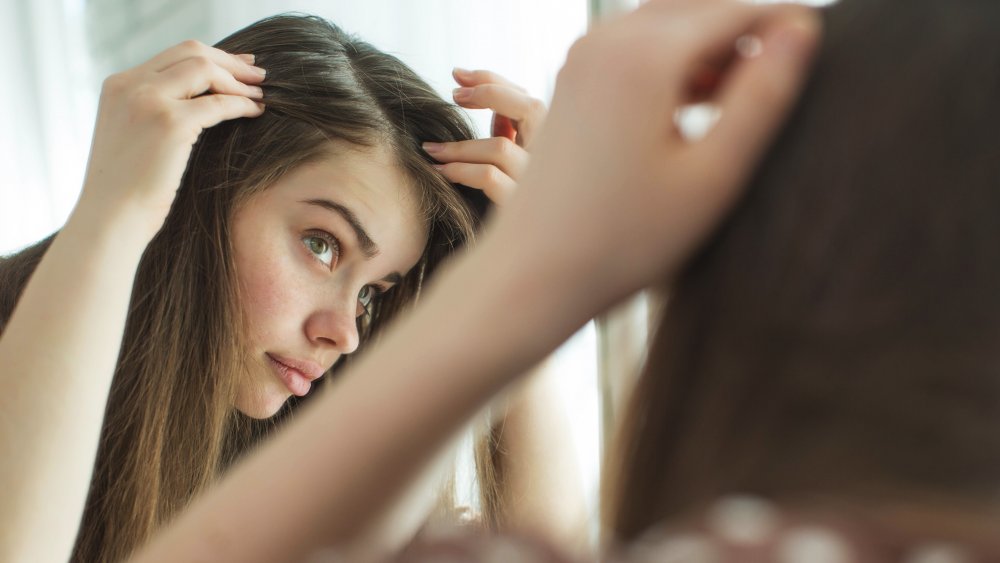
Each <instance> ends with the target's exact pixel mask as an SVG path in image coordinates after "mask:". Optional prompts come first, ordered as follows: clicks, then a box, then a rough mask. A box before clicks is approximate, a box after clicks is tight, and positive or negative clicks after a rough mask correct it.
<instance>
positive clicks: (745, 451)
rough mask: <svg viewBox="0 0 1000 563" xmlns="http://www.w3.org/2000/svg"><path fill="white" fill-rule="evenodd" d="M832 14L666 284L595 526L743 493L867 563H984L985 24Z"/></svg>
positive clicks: (991, 389)
mask: <svg viewBox="0 0 1000 563" xmlns="http://www.w3.org/2000/svg"><path fill="white" fill-rule="evenodd" d="M826 16H827V17H826V19H825V26H824V28H825V34H826V42H825V45H824V48H823V49H822V51H821V52H820V54H819V56H818V59H817V63H816V73H815V75H814V78H813V79H812V81H811V82H810V85H809V87H808V88H807V90H806V92H805V94H804V96H803V98H802V101H801V105H800V107H799V109H798V111H797V112H796V113H795V114H794V115H793V116H792V118H791V120H790V122H789V124H788V126H787V127H786V128H785V130H784V132H783V133H782V135H781V136H780V138H779V140H778V141H777V143H776V145H775V147H774V148H773V149H772V151H771V152H770V155H769V156H768V158H767V159H766V160H765V161H764V163H763V165H762V167H761V169H760V170H759V171H758V172H757V174H756V176H755V178H754V180H753V182H751V184H750V186H749V188H748V194H747V197H746V198H745V199H744V200H743V202H742V203H741V204H740V206H739V207H738V209H737V210H736V211H735V213H734V214H733V215H732V217H730V218H729V219H728V220H727V222H726V224H725V225H724V226H723V228H722V229H721V230H720V231H719V233H718V234H717V235H716V236H715V237H714V238H713V240H712V241H711V243H710V244H709V245H708V246H707V248H706V249H705V250H704V251H703V252H701V253H700V254H699V255H698V256H697V257H696V258H695V259H694V260H693V261H692V262H691V264H690V265H689V266H688V267H687V268H686V269H685V271H684V272H683V273H682V274H681V275H680V277H679V278H678V279H677V281H676V282H674V283H672V284H671V294H670V302H669V305H668V307H667V309H666V312H665V315H664V317H663V319H662V324H661V326H660V329H659V332H658V333H657V336H656V337H655V344H654V346H653V349H652V351H651V352H650V356H649V363H648V365H647V367H646V372H645V375H644V376H643V377H642V378H641V380H640V382H639V384H638V387H637V388H636V389H635V392H634V398H633V402H632V408H631V411H630V413H629V416H628V417H627V418H626V420H625V421H624V424H623V428H622V436H621V437H620V440H619V445H620V448H619V449H618V451H617V452H616V453H615V454H613V455H612V456H611V457H609V459H610V460H620V463H619V464H616V467H613V468H612V471H611V472H610V474H609V475H608V477H609V481H608V482H607V483H608V484H610V485H611V487H610V488H609V489H608V490H607V491H606V493H608V494H607V496H606V497H605V499H604V503H603V506H604V507H605V508H606V515H605V516H606V525H607V526H606V527H607V529H608V530H609V531H611V532H612V533H613V535H614V537H615V538H616V539H617V540H619V541H623V542H628V541H631V540H634V539H636V538H637V537H639V535H640V534H642V533H643V532H644V530H646V529H648V528H650V527H651V526H653V525H654V524H656V523H657V522H661V521H664V520H666V521H674V522H676V521H678V520H681V521H683V520H684V519H685V515H687V516H691V515H694V514H697V513H700V512H701V511H702V510H704V508H705V507H706V506H708V505H709V504H711V503H712V501H713V500H714V499H715V498H718V497H720V496H724V495H730V494H751V495H757V496H760V497H764V498H766V499H769V500H771V501H773V502H775V503H777V504H778V506H779V507H780V506H785V507H789V508H791V509H793V510H797V509H798V510H804V511H809V512H813V513H819V514H824V513H825V514H826V515H828V516H832V517H833V521H834V522H835V523H836V522H838V520H839V522H840V523H841V524H844V523H846V524H849V526H848V528H847V529H848V530H849V531H853V532H857V533H856V534H854V540H856V545H855V546H854V548H853V549H854V554H855V556H857V557H859V558H861V560H869V559H865V558H867V557H870V558H872V559H871V560H893V561H896V560H905V557H907V556H908V555H907V554H910V555H912V556H913V557H914V558H916V554H917V553H919V552H921V550H922V549H923V547H924V546H926V545H927V544H929V543H935V542H947V543H951V544H954V545H956V546H960V547H959V548H958V549H956V550H953V551H956V552H957V553H959V554H962V553H964V555H962V557H963V558H959V559H957V560H960V561H966V560H973V561H996V560H1000V544H998V543H997V541H996V538H997V534H996V530H997V526H998V525H1000V517H998V510H997V505H996V491H997V489H998V485H1000V481H998V475H1000V441H998V434H997V432H996V428H997V408H996V406H997V401H998V399H1000V379H998V377H997V365H998V363H997V353H996V350H997V346H996V340H997V336H998V334H1000V301H998V300H997V298H996V288H997V287H998V286H1000V251H998V248H1000V247H998V245H997V240H1000V222H998V221H997V220H996V214H995V211H996V209H998V208H1000V191H998V189H997V187H998V185H997V178H1000V158H998V146H1000V142H998V141H1000V138H998V133H997V131H998V130H1000V112H998V111H997V106H996V103H995V100H996V99H997V97H998V96H1000V81H998V80H997V78H996V71H995V69H996V68H998V66H1000V48H997V46H996V42H995V41H993V40H992V38H993V37H994V36H995V33H996V29H997V27H998V26H1000V6H998V5H997V4H996V3H995V2H979V1H975V0H963V1H958V2H947V3H942V2H935V1H933V0H917V1H912V2H906V3H905V4H900V3H898V2H891V1H889V0H844V1H842V2H840V3H839V4H836V5H834V6H832V7H830V8H829V9H828V12H827V14H826ZM838 514H839V515H840V516H839V518H837V515H838ZM764 516H765V517H767V516H768V514H767V513H766V512H764ZM767 522H770V523H771V524H774V525H773V526H772V527H773V528H774V529H775V531H776V529H777V527H778V526H777V525H776V523H777V520H776V519H774V518H770V519H769V518H764V523H767ZM765 527H766V526H765ZM774 540H775V538H774V537H770V536H769V537H762V538H760V543H761V544H768V545H772V546H773V545H774ZM914 560H916V559H914ZM928 560H929V559H928Z"/></svg>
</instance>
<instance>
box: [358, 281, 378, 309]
mask: <svg viewBox="0 0 1000 563" xmlns="http://www.w3.org/2000/svg"><path fill="white" fill-rule="evenodd" d="M373 297H375V291H374V290H372V286H370V285H366V286H364V287H362V288H361V292H360V293H358V301H360V302H361V306H362V307H364V308H365V309H367V308H368V307H369V306H370V305H371V304H372V298H373Z"/></svg>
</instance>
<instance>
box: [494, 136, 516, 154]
mask: <svg viewBox="0 0 1000 563" xmlns="http://www.w3.org/2000/svg"><path fill="white" fill-rule="evenodd" d="M490 144H491V145H492V147H491V148H492V149H493V152H495V153H497V154H499V155H500V156H501V157H506V156H509V155H511V154H513V153H514V149H515V148H516V147H517V145H515V144H514V142H513V141H511V140H510V139H508V138H507V137H493V138H492V139H491V140H490Z"/></svg>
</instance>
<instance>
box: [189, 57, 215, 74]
mask: <svg viewBox="0 0 1000 563" xmlns="http://www.w3.org/2000/svg"><path fill="white" fill-rule="evenodd" d="M189 64H190V65H191V66H192V67H193V68H195V69H196V70H198V71H199V72H211V71H212V70H213V69H214V68H215V63H213V62H212V59H210V58H208V57H207V56H206V55H195V56H193V57H191V59H190V63H189Z"/></svg>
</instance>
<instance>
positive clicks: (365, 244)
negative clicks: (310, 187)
mask: <svg viewBox="0 0 1000 563" xmlns="http://www.w3.org/2000/svg"><path fill="white" fill-rule="evenodd" d="M302 203H305V204H307V205H314V206H316V207H320V208H322V209H326V210H327V211H332V212H334V213H336V214H338V215H340V216H341V217H343V219H344V220H345V221H347V224H348V225H350V226H351V229H352V230H353V231H354V236H356V237H358V244H360V245H361V253H362V254H364V255H365V258H367V259H369V260H371V259H372V258H374V257H376V256H378V255H379V253H381V252H382V250H381V249H380V248H379V247H378V245H377V244H375V241H373V240H372V237H370V236H368V231H366V230H365V227H364V225H362V224H361V221H359V220H358V216H357V215H355V214H354V212H353V211H351V210H350V209H349V208H348V207H347V206H345V205H342V204H340V203H337V202H335V201H330V200H328V199H307V200H303V201H302ZM382 281H384V282H387V283H391V284H398V283H399V282H401V281H403V276H402V275H401V274H400V273H399V272H393V273H391V274H389V275H387V276H385V277H384V278H382Z"/></svg>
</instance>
